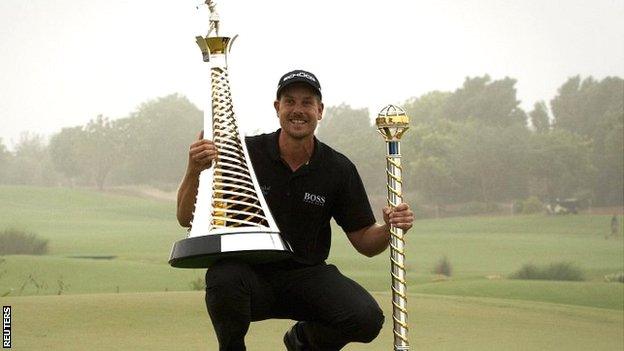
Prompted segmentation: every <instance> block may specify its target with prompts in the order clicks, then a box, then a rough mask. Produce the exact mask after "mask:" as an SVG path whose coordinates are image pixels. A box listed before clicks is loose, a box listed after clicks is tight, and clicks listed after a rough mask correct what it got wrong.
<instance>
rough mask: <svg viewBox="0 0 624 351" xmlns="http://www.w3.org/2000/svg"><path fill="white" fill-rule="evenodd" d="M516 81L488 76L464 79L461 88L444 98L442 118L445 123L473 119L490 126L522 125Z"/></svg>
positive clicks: (524, 120) (523, 119)
mask: <svg viewBox="0 0 624 351" xmlns="http://www.w3.org/2000/svg"><path fill="white" fill-rule="evenodd" d="M515 84H516V80H515V79H512V78H509V77H505V78H503V79H501V80H495V81H491V79H490V76H488V75H485V76H483V77H475V78H470V77H467V78H466V80H465V81H464V85H463V86H462V87H461V88H459V89H457V90H456V91H455V92H454V93H453V94H452V95H451V96H449V97H448V99H447V100H446V103H445V108H444V112H443V116H444V117H445V118H447V119H449V120H454V121H464V120H467V119H476V120H479V121H481V122H483V123H485V124H487V125H490V126H497V127H508V126H510V125H514V124H522V125H523V124H524V123H525V122H526V114H525V113H524V111H523V110H522V109H521V108H520V107H519V105H520V101H519V100H518V99H517V98H516V88H515Z"/></svg>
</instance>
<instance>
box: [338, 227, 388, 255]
mask: <svg viewBox="0 0 624 351" xmlns="http://www.w3.org/2000/svg"><path fill="white" fill-rule="evenodd" d="M348 236H349V240H350V241H351V243H352V244H353V246H354V247H355V248H356V250H357V251H358V252H359V253H361V254H363V255H366V256H368V257H373V256H375V255H378V254H380V253H382V252H384V251H385V250H386V248H387V247H388V245H389V243H390V231H389V229H388V226H387V225H386V224H377V223H375V224H373V225H371V226H370V227H368V228H365V229H362V230H360V231H357V232H353V233H349V234H348Z"/></svg>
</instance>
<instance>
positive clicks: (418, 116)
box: [403, 90, 452, 125]
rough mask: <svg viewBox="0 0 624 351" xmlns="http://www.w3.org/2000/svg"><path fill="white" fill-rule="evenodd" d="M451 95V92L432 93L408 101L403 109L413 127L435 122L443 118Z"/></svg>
mask: <svg viewBox="0 0 624 351" xmlns="http://www.w3.org/2000/svg"><path fill="white" fill-rule="evenodd" d="M451 95H452V93H450V92H441V91H437V90H436V91H432V92H429V93H426V94H424V95H422V96H420V97H413V98H410V99H408V100H407V101H405V103H404V104H403V108H404V109H405V111H406V112H407V114H408V116H409V117H410V123H411V124H412V125H419V124H421V123H429V122H434V121H437V120H440V119H441V118H443V116H444V110H445V105H446V102H447V100H448V98H449V97H450V96H451Z"/></svg>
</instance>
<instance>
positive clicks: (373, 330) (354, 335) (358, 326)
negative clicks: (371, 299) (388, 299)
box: [344, 304, 384, 343]
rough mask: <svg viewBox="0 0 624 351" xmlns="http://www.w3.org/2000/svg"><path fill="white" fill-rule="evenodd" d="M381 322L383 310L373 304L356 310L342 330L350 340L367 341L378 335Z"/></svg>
mask: <svg viewBox="0 0 624 351" xmlns="http://www.w3.org/2000/svg"><path fill="white" fill-rule="evenodd" d="M383 323H384V315H383V312H382V311H381V309H380V308H379V306H377V304H374V305H371V306H368V307H366V308H362V309H360V310H358V311H356V312H355V313H354V314H353V315H352V317H351V322H350V323H348V325H349V327H348V328H346V330H345V331H344V332H345V333H346V334H347V335H348V336H349V337H350V338H351V339H352V341H356V342H363V343H369V342H371V341H373V340H374V339H375V338H376V337H377V335H379V332H380V331H381V328H382V326H383Z"/></svg>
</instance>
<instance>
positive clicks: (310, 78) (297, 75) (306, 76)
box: [282, 72, 316, 82]
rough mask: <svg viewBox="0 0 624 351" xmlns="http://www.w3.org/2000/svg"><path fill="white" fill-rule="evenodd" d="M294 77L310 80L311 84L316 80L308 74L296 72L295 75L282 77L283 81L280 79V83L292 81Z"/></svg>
mask: <svg viewBox="0 0 624 351" xmlns="http://www.w3.org/2000/svg"><path fill="white" fill-rule="evenodd" d="M295 77H301V78H305V79H308V80H311V81H313V82H316V79H314V77H312V76H311V75H309V74H307V73H305V72H297V73H292V74H289V75H287V76H286V77H284V79H282V82H285V81H287V80H289V79H293V78H295Z"/></svg>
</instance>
